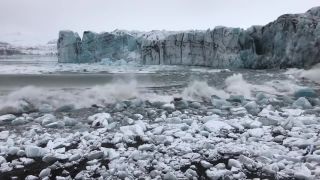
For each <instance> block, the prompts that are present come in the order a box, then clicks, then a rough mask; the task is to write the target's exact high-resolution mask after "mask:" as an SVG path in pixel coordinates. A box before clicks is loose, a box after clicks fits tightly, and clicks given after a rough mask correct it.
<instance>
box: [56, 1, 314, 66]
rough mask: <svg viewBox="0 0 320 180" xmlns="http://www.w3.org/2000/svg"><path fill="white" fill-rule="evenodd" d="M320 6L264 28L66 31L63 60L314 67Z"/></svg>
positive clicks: (60, 52)
mask: <svg viewBox="0 0 320 180" xmlns="http://www.w3.org/2000/svg"><path fill="white" fill-rule="evenodd" d="M319 22H320V7H315V8H312V9H310V10H309V11H307V12H306V13H303V14H285V15H282V16H280V17H279V18H278V19H277V20H275V21H273V22H271V23H269V24H267V25H265V26H252V27H251V28H249V29H247V30H244V29H240V28H228V27H216V28H214V29H213V30H207V31H184V32H172V31H171V32H168V33H165V32H163V31H151V32H146V33H139V32H130V31H113V32H106V33H100V34H97V33H93V32H90V31H86V32H84V34H83V37H82V39H81V38H80V37H79V35H78V34H77V33H74V32H72V31H61V32H60V33H59V40H58V59H59V62H70V63H82V62H97V61H101V60H102V59H104V58H111V59H128V58H131V59H135V60H137V61H140V62H141V63H142V64H148V65H150V64H152V65H156V64H167V65H196V66H209V67H215V68H261V69H264V68H287V67H310V66H311V65H314V64H316V63H319V62H320V23H319Z"/></svg>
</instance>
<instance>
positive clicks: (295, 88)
mask: <svg viewBox="0 0 320 180" xmlns="http://www.w3.org/2000/svg"><path fill="white" fill-rule="evenodd" d="M198 70H199V71H201V70H200V69H198ZM313 71H314V70H310V71H302V70H297V69H296V70H294V69H292V70H289V71H287V72H285V73H284V75H285V76H287V77H289V79H290V78H291V80H292V81H288V82H287V80H283V81H281V80H279V81H278V80H276V81H274V82H266V83H265V84H264V85H254V84H251V83H248V82H247V81H246V80H244V78H243V76H242V75H241V74H234V75H232V76H229V77H228V78H226V79H225V82H224V86H223V88H220V89H219V88H216V87H213V86H209V85H208V84H207V83H205V82H193V83H190V84H189V85H188V86H187V87H185V88H183V89H182V91H181V92H180V93H176V94H172V95H171V96H169V95H167V96H166V98H165V96H164V95H163V96H160V95H158V96H156V95H154V94H153V96H152V95H150V94H149V95H147V94H142V93H141V92H135V91H133V89H132V86H133V85H132V84H128V85H127V86H121V87H118V88H115V89H114V90H112V88H110V87H109V86H106V87H101V88H104V90H105V91H106V92H105V93H104V94H99V93H98V92H99V91H98V90H97V87H96V89H95V90H88V91H85V92H82V94H77V95H78V99H77V98H76V97H77V96H76V95H74V97H73V98H70V97H69V95H71V94H68V98H69V99H68V98H67V96H66V95H65V96H64V95H61V97H60V98H61V99H58V100H57V101H55V99H54V98H53V97H57V96H56V95H57V94H51V95H50V93H49V92H42V94H41V93H38V92H37V91H36V92H35V94H38V95H39V94H40V96H37V98H36V97H32V95H30V97H28V96H19V93H18V92H12V93H11V94H9V95H8V96H5V97H1V98H4V99H1V100H2V102H5V101H7V102H6V103H4V104H2V105H1V106H0V112H1V116H0V124H1V126H0V179H10V178H13V179H28V180H32V179H39V178H40V179H58V180H63V179H168V180H169V179H170V180H173V179H213V180H215V179H217V180H218V179H309V180H312V179H320V117H319V115H320V100H319V84H317V83H316V80H317V79H316V77H317V76H315V75H316V73H318V71H314V72H316V73H314V72H313ZM217 72H218V71H217ZM310 74H311V75H310ZM305 76H307V77H309V78H310V79H312V78H315V79H312V80H313V81H310V80H307V79H305V78H302V77H305ZM295 81H305V82H306V83H305V84H308V86H303V85H301V84H300V85H298V84H295V83H294V82H295ZM284 82H287V83H284ZM309 85H310V87H309ZM129 87H130V88H129ZM29 88H30V87H29ZM106 89H108V90H106ZM119 89H123V92H117V91H118V90H119ZM261 89H263V90H265V91H260V90H261ZM24 90H25V89H24ZM125 90H127V91H130V93H125ZM20 91H21V90H20ZM33 91H35V89H29V92H33ZM267 91H269V93H268V92H267ZM115 92H117V93H115ZM270 92H273V93H270ZM22 94H25V93H22ZM27 94H30V93H27ZM31 94H32V93H31ZM108 94H109V95H110V96H109V97H119V98H113V99H109V98H107V97H108ZM95 95H96V96H95ZM97 96H99V97H100V99H99V98H98V99H97ZM8 97H11V98H8ZM13 97H15V98H13ZM64 97H66V99H63V98H64ZM79 97H80V98H79ZM160 97H162V98H160ZM6 98H7V99H6ZM86 98H87V99H86ZM101 98H102V99H101ZM90 99H91V101H89V100H90ZM81 101H85V102H86V105H81V106H78V107H75V106H72V105H70V103H71V104H72V103H73V104H77V103H78V104H79V102H81ZM9 102H10V103H9ZM55 102H62V103H58V104H55ZM6 104H7V105H8V104H9V106H5V105H6ZM57 105H60V106H57Z"/></svg>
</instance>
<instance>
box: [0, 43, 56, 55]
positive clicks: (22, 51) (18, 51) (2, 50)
mask: <svg viewBox="0 0 320 180" xmlns="http://www.w3.org/2000/svg"><path fill="white" fill-rule="evenodd" d="M56 43H57V42H56V41H50V42H48V43H47V44H44V45H13V44H10V43H7V42H0V56H11V55H40V56H56V55H57V44H56Z"/></svg>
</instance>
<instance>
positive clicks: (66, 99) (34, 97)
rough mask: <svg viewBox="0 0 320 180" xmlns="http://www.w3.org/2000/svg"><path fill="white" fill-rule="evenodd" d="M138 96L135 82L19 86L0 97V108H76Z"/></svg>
mask: <svg viewBox="0 0 320 180" xmlns="http://www.w3.org/2000/svg"><path fill="white" fill-rule="evenodd" d="M137 96H139V92H138V88H137V83H136V82H135V81H130V82H114V83H111V84H107V85H103V86H95V87H92V88H88V89H82V90H77V91H75V90H74V91H72V90H71V91H70V90H68V91H66V90H61V89H59V90H49V89H44V88H39V87H34V86H28V87H24V88H21V89H19V90H17V91H13V92H11V93H10V94H8V95H7V96H3V97H0V101H1V102H3V103H1V104H0V109H8V108H18V109H19V108H20V109H21V108H24V107H25V106H26V105H27V104H28V103H29V104H32V106H33V107H34V108H36V109H41V108H42V107H43V106H50V107H52V108H59V107H62V106H65V105H72V106H74V107H76V108H82V107H90V106H92V105H94V104H97V105H99V104H108V103H113V102H116V101H121V100H125V99H130V98H134V97H137Z"/></svg>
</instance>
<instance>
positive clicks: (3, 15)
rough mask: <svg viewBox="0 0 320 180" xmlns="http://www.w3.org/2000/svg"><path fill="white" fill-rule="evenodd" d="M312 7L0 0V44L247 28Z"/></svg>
mask: <svg viewBox="0 0 320 180" xmlns="http://www.w3.org/2000/svg"><path fill="white" fill-rule="evenodd" d="M314 6H320V1H319V0H0V40H3V39H5V40H6V39H10V38H11V36H12V35H13V34H14V35H17V34H18V33H21V35H22V36H24V37H25V38H26V39H28V38H29V39H30V38H31V39H42V40H45V41H47V40H50V39H56V38H57V34H58V31H59V30H61V29H70V30H74V31H77V32H79V34H82V32H83V31H84V30H93V31H96V32H101V31H112V30H114V29H127V30H143V31H149V30H154V29H157V30H162V29H166V30H187V29H208V28H211V29H212V28H213V27H215V26H217V25H224V26H231V27H243V28H247V27H249V26H251V25H264V24H266V23H268V22H270V21H273V20H275V19H276V18H277V17H278V16H280V15H282V14H285V13H303V12H305V11H307V10H308V9H310V8H311V7H314ZM12 37H13V36H12ZM27 37H28V38H27ZM1 38H2V39H1Z"/></svg>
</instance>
